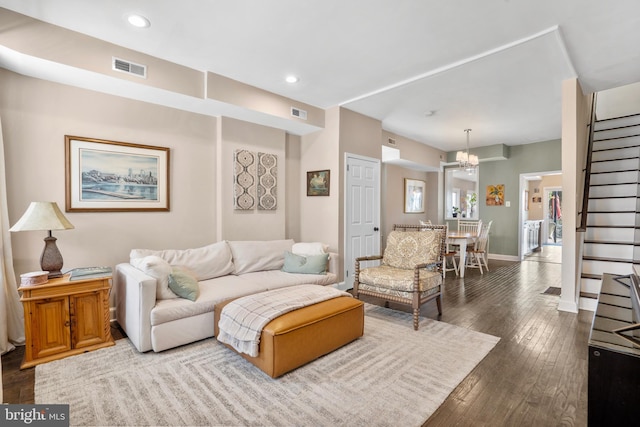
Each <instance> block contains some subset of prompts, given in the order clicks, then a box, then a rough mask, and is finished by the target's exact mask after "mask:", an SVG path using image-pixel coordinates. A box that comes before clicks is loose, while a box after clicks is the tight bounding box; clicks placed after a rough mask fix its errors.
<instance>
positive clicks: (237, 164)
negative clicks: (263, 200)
mask: <svg viewBox="0 0 640 427" xmlns="http://www.w3.org/2000/svg"><path fill="white" fill-rule="evenodd" d="M233 166H234V171H233V207H234V209H236V210H251V209H254V208H255V206H256V185H255V178H254V177H255V174H256V156H255V154H254V153H252V152H251V151H248V150H235V151H234V152H233Z"/></svg>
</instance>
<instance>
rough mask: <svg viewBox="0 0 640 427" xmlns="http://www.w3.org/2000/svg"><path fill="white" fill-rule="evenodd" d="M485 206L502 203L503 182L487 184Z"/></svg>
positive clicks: (501, 204)
mask: <svg viewBox="0 0 640 427" xmlns="http://www.w3.org/2000/svg"><path fill="white" fill-rule="evenodd" d="M486 202H487V206H503V205H504V184H496V185H487V198H486Z"/></svg>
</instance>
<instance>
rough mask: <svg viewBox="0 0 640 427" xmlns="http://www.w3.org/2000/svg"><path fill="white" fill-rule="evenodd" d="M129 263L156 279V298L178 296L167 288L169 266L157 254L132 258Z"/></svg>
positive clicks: (169, 272)
mask: <svg viewBox="0 0 640 427" xmlns="http://www.w3.org/2000/svg"><path fill="white" fill-rule="evenodd" d="M131 265H133V266H134V267H135V268H137V269H138V270H141V271H143V272H144V273H145V274H147V275H149V276H151V277H153V278H154V279H156V299H172V298H178V295H176V294H175V293H173V291H172V290H171V289H169V274H171V266H170V265H169V263H168V262H167V261H165V260H164V259H162V258H160V257H158V256H155V255H150V256H146V257H144V258H134V259H132V260H131Z"/></svg>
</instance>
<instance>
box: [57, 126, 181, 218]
mask: <svg viewBox="0 0 640 427" xmlns="http://www.w3.org/2000/svg"><path fill="white" fill-rule="evenodd" d="M169 154H170V150H169V148H164V147H155V146H150V145H139V144H131V143H128V142H117V141H106V140H101V139H95V138H83V137H78V136H69V135H65V159H66V161H65V183H66V195H65V208H66V211H67V212H109V211H111V212H125V211H168V210H169V207H170V205H169V194H170V193H169V157H170V156H169Z"/></svg>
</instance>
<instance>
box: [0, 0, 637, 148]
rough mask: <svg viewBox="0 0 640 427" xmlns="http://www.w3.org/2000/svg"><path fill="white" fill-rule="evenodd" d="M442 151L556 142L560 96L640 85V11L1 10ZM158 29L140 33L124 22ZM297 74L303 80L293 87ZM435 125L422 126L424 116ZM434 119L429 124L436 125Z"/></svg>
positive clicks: (78, 1) (178, 6)
mask: <svg viewBox="0 0 640 427" xmlns="http://www.w3.org/2000/svg"><path fill="white" fill-rule="evenodd" d="M0 7H3V8H6V9H10V10H13V11H16V12H19V13H21V14H24V15H28V16H31V17H34V18H36V19H39V20H42V21H45V22H49V23H52V24H55V25H58V26H61V27H65V28H68V29H71V30H74V31H77V32H80V33H84V34H87V35H90V36H93V37H95V38H98V39H102V40H105V41H108V42H111V43H114V44H117V45H121V46H124V47H127V48H130V49H133V50H136V51H140V52H143V53H145V54H149V55H152V56H156V57H158V58H162V59H165V60H168V61H172V62H175V63H178V64H181V65H185V66H188V67H192V68H195V69H197V70H202V71H210V72H213V73H216V74H220V75H223V76H226V77H230V78H232V79H235V80H238V81H241V82H244V83H247V84H249V85H252V86H255V87H258V88H261V89H265V90H267V91H270V92H274V93H276V94H280V95H283V96H286V97H289V98H292V99H295V100H297V101H300V102H304V103H307V104H310V105H313V106H316V107H320V108H329V107H333V106H337V105H340V106H343V107H345V108H348V109H350V110H353V111H356V112H359V113H362V114H365V115H367V116H370V117H373V118H376V119H378V120H380V121H381V122H382V125H383V128H384V129H385V130H388V131H390V132H393V133H396V134H398V135H402V136H405V137H408V138H412V139H414V140H416V141H419V142H423V143H425V144H428V145H430V146H433V147H436V148H439V149H441V150H444V151H454V150H457V149H461V148H464V147H465V144H466V140H465V134H464V132H463V130H464V129H466V128H471V129H473V131H472V132H471V147H472V148H473V147H474V146H475V147H477V146H485V145H492V144H507V145H518V144H527V143H531V142H537V141H545V140H551V139H559V138H560V136H561V83H562V81H563V80H565V79H568V78H572V77H578V78H579V80H580V82H581V84H582V87H583V90H584V91H585V92H592V91H602V90H606V89H610V88H615V87H619V86H623V85H627V84H630V83H634V82H637V81H640V49H638V43H639V42H640V2H638V0H617V1H615V2H604V1H601V0H563V1H561V2H559V1H557V0H536V1H523V0H483V1H477V0H456V1H442V0H423V1H419V0H386V1H385V0H349V1H344V0H304V1H300V0H218V1H201V0H181V1H180V2H176V1H173V0H141V1H135V0H109V1H106V0H104V1H98V0H94V1H86V0H56V1H55V2H53V1H45V0H40V1H38V0H0ZM0 12H1V11H0ZM130 12H137V13H140V14H142V15H144V16H146V17H147V18H148V19H149V20H150V21H151V26H150V27H149V28H147V29H135V28H132V27H131V26H130V25H129V24H128V23H127V22H126V15H127V14H128V13H130ZM288 74H295V75H297V76H298V77H299V78H300V81H299V82H298V83H296V84H289V83H286V82H285V81H284V78H285V76H286V75H288ZM425 113H427V114H425ZM428 114H431V115H428Z"/></svg>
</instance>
